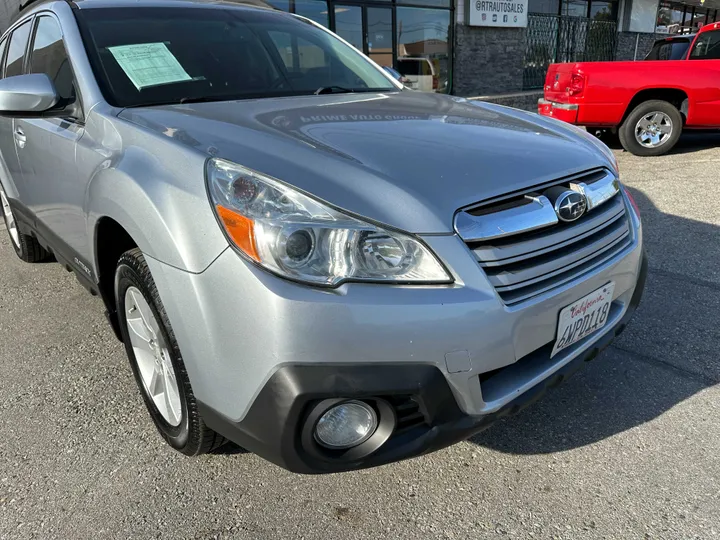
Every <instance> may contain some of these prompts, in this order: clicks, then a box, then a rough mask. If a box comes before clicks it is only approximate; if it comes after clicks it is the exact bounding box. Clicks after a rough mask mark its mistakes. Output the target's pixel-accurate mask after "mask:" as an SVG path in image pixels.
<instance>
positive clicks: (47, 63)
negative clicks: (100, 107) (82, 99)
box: [29, 17, 75, 99]
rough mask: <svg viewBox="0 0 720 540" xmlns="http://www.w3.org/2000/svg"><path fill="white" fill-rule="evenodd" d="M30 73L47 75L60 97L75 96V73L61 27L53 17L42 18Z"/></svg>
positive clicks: (33, 50) (31, 56)
mask: <svg viewBox="0 0 720 540" xmlns="http://www.w3.org/2000/svg"><path fill="white" fill-rule="evenodd" d="M29 72H30V73H45V74H47V76H48V77H50V79H52V81H53V83H55V89H56V90H57V92H58V94H59V95H60V97H62V98H65V99H69V98H72V97H74V96H75V87H74V84H73V72H72V68H71V67H70V60H69V58H68V55H67V52H66V51H65V44H64V43H63V38H62V31H61V30H60V25H59V24H58V22H57V21H56V20H55V19H54V18H52V17H40V18H39V19H38V24H37V28H36V30H35V39H34V41H33V47H32V53H31V55H30V68H29Z"/></svg>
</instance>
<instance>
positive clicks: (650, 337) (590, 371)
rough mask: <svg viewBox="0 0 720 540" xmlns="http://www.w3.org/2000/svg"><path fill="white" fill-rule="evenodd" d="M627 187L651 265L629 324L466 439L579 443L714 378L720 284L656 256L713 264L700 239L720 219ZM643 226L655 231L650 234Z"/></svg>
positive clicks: (554, 446)
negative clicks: (687, 213) (527, 401)
mask: <svg viewBox="0 0 720 540" xmlns="http://www.w3.org/2000/svg"><path fill="white" fill-rule="evenodd" d="M630 192H631V193H632V195H633V196H634V198H635V200H636V201H637V203H638V205H639V206H640V210H641V215H642V217H643V225H644V241H645V249H646V250H647V252H648V257H649V261H650V271H649V274H648V279H647V284H646V289H645V294H644V296H643V300H642V303H641V304H640V307H639V308H638V310H637V311H636V313H635V316H634V318H633V320H632V321H631V323H630V325H629V326H628V329H627V330H626V331H625V333H624V334H623V335H622V336H620V337H619V338H618V339H617V340H616V341H615V342H614V343H613V345H612V346H611V347H609V348H608V349H606V350H605V351H604V352H603V353H602V354H601V355H600V356H599V357H598V358H597V359H595V360H593V361H592V362H590V364H588V365H587V367H586V369H585V370H582V371H581V372H580V373H579V374H577V375H575V376H574V377H573V378H572V379H570V380H569V381H567V382H565V384H563V385H561V386H560V387H559V388H556V389H553V390H550V391H549V392H548V393H547V394H546V395H545V397H544V398H543V399H541V400H540V401H539V402H537V403H535V404H534V405H532V406H531V407H529V408H528V409H525V410H524V411H523V412H521V413H520V414H519V415H517V416H515V417H510V418H507V419H504V420H502V421H500V422H498V423H497V424H496V425H494V426H493V427H491V428H490V429H489V430H487V431H485V432H483V433H480V434H478V435H476V436H475V437H473V438H471V439H470V441H471V442H473V443H475V444H477V445H480V446H484V447H488V448H492V449H494V450H498V451H501V452H506V453H514V454H545V453H550V452H559V451H563V450H570V449H573V448H579V447H582V446H585V445H588V444H591V443H594V442H597V441H601V440H603V439H606V438H608V437H611V436H613V435H616V434H618V433H621V432H623V431H626V430H628V429H631V428H633V427H635V426H638V425H641V424H644V423H646V422H649V421H651V420H653V419H654V418H656V417H658V416H660V415H662V414H663V413H665V412H666V411H668V410H669V409H671V408H672V407H674V406H675V405H677V404H678V403H681V402H682V401H684V400H686V399H687V398H689V397H691V396H693V395H694V394H696V393H698V392H700V391H701V390H703V389H705V388H707V387H709V386H713V385H714V384H717V383H718V382H720V365H719V363H718V362H717V352H716V351H717V347H718V346H719V345H720V330H719V329H718V327H719V326H720V324H718V323H720V285H718V281H712V280H703V279H693V278H688V277H687V276H685V275H684V274H683V273H680V272H676V271H674V270H673V269H670V270H668V269H664V268H663V263H662V261H663V260H665V259H666V258H668V257H671V258H674V259H675V260H678V259H679V258H680V259H681V260H683V261H684V260H691V261H692V260H705V261H706V263H709V264H714V263H715V262H716V261H713V260H709V261H708V260H707V258H708V253H713V255H712V256H711V259H712V258H720V255H715V254H714V253H715V252H720V250H718V249H717V248H716V249H715V250H714V251H708V245H707V244H706V243H705V242H704V241H702V239H703V238H706V239H708V241H709V240H710V239H711V238H712V239H713V240H712V241H713V242H714V243H716V244H717V239H718V238H720V234H718V230H717V229H718V227H716V226H714V225H710V224H707V223H702V222H698V221H694V220H689V219H685V218H681V217H678V216H674V215H669V214H665V213H662V212H660V211H659V210H658V209H657V208H655V206H654V205H653V203H652V202H651V201H650V200H649V199H648V197H647V196H645V195H644V194H643V193H642V192H641V191H639V190H636V189H630ZM649 225H650V226H651V227H653V229H657V230H654V231H653V232H651V233H650V234H648V231H649V229H650V227H649ZM673 231H674V233H675V234H673V235H672V236H671V235H669V234H668V233H671V232H673ZM694 239H699V240H700V241H698V242H695V241H693V240H694ZM688 268H689V269H690V270H689V271H690V273H691V275H694V269H693V268H694V266H693V265H691V266H688Z"/></svg>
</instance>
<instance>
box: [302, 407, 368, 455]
mask: <svg viewBox="0 0 720 540" xmlns="http://www.w3.org/2000/svg"><path fill="white" fill-rule="evenodd" d="M376 428H377V415H376V414H375V410H374V409H373V408H372V407H370V406H369V405H367V404H365V403H363V402H361V401H346V402H344V403H341V404H340V405H335V406H334V407H331V408H330V409H328V410H327V411H325V413H324V414H323V415H322V416H321V417H320V420H318V423H317V424H316V425H315V439H316V440H317V442H319V443H320V444H322V445H323V446H325V447H327V448H332V449H335V450H342V449H345V448H352V447H353V446H358V445H359V444H362V443H364V442H365V441H367V440H368V439H369V438H370V437H371V436H372V434H373V433H375V429H376Z"/></svg>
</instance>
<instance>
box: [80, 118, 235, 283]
mask: <svg viewBox="0 0 720 540" xmlns="http://www.w3.org/2000/svg"><path fill="white" fill-rule="evenodd" d="M206 159H207V156H205V155H203V154H202V153H200V152H195V151H193V150H191V149H189V148H188V147H187V146H184V145H179V144H175V143H174V142H173V141H172V139H171V138H170V137H168V139H167V140H164V137H163V136H161V135H156V134H153V133H151V132H148V131H146V130H144V129H143V128H141V127H138V126H136V125H133V124H129V123H126V122H124V121H122V120H118V119H117V118H114V117H113V116H112V115H108V114H103V113H98V112H93V114H91V115H89V117H88V122H87V136H86V137H83V139H82V141H81V144H80V145H79V147H78V169H79V172H80V174H81V175H82V176H83V177H84V178H88V179H89V182H88V188H87V193H86V207H87V215H88V235H89V237H90V238H94V237H95V230H96V227H97V223H98V221H99V220H100V219H101V218H103V217H109V218H112V219H113V220H115V221H116V222H118V223H119V224H120V225H121V226H122V227H123V228H124V229H125V230H126V231H127V232H128V234H129V235H130V236H131V237H132V239H133V240H134V241H135V243H136V244H137V245H138V247H139V248H140V249H141V250H142V251H143V253H145V254H146V255H148V256H150V257H153V258H155V259H157V260H158V261H161V262H163V263H165V264H168V265H170V266H174V267H176V268H179V269H182V270H186V271H188V272H201V271H202V270H204V269H205V268H207V267H208V266H209V265H210V263H211V262H212V261H213V260H214V259H215V258H217V256H218V255H219V254H220V253H222V251H223V250H224V249H226V248H227V247H228V243H227V240H226V239H225V237H224V235H223V234H222V232H221V230H220V227H219V225H218V223H217V221H216V220H215V216H214V214H213V212H212V209H211V206H210V203H209V201H208V197H207V191H206V188H205V162H206ZM93 260H94V261H95V267H96V270H98V268H97V246H95V249H94V252H93Z"/></svg>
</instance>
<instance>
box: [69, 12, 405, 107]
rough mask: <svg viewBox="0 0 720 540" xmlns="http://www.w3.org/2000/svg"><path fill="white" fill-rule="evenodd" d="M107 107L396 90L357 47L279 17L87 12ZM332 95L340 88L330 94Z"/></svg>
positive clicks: (84, 25) (87, 37) (86, 34)
mask: <svg viewBox="0 0 720 540" xmlns="http://www.w3.org/2000/svg"><path fill="white" fill-rule="evenodd" d="M77 17H78V21H79V23H80V28H81V32H82V34H83V40H84V42H85V44H86V48H87V49H88V53H89V56H90V61H91V64H92V66H93V71H94V73H95V76H96V78H97V79H98V82H99V84H100V86H101V89H102V91H103V94H104V95H105V98H106V100H107V101H108V102H109V103H111V104H112V105H115V106H118V107H132V106H140V105H157V104H161V103H163V104H166V103H180V102H189V101H212V100H224V99H228V100H229V99H247V98H259V97H273V96H288V95H308V94H313V93H315V92H316V91H317V90H319V89H320V88H330V87H333V88H335V89H336V90H337V87H341V88H346V89H351V90H353V91H358V92H362V91H378V90H385V91H387V90H397V88H396V87H395V86H393V84H392V83H391V82H390V80H389V78H388V77H387V76H386V75H384V74H383V72H382V71H380V70H379V69H377V68H376V67H375V66H373V65H372V64H371V63H370V62H368V61H367V59H366V58H365V57H364V56H363V55H361V54H360V53H358V52H357V51H356V50H355V49H353V48H352V47H348V46H347V45H345V44H344V43H343V42H342V41H340V40H339V39H337V38H336V37H334V36H333V35H332V34H330V33H328V32H326V31H324V30H322V29H320V28H318V27H316V26H315V25H313V24H311V23H309V22H307V21H305V20H303V19H300V18H297V17H294V16H292V15H289V14H286V13H280V12H277V11H269V10H259V9H246V8H234V7H230V8H226V7H222V8H221V7H217V6H212V7H192V8H187V7H177V8H176V7H165V8H154V7H141V8H138V7H133V8H132V9H122V8H96V9H88V10H78V14H77ZM331 90H332V88H331Z"/></svg>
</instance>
